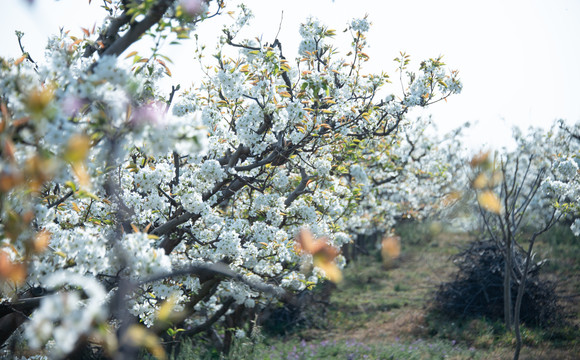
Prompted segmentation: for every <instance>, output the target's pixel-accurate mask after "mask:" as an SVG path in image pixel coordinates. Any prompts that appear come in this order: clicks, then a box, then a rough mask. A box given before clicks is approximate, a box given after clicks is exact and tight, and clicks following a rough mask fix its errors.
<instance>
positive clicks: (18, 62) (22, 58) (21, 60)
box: [14, 55, 26, 65]
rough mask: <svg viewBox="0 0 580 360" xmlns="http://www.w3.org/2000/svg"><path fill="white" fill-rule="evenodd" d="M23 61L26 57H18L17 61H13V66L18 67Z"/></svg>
mask: <svg viewBox="0 0 580 360" xmlns="http://www.w3.org/2000/svg"><path fill="white" fill-rule="evenodd" d="M24 59H26V55H22V56H21V57H19V58H18V59H16V60H15V61H14V65H20V63H21V62H23V61H24Z"/></svg>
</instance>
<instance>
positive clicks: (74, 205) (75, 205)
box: [72, 202, 81, 213]
mask: <svg viewBox="0 0 580 360" xmlns="http://www.w3.org/2000/svg"><path fill="white" fill-rule="evenodd" d="M72 208H73V210H74V211H76V212H77V213H80V212H81V209H79V207H78V205H77V203H75V202H73V203H72Z"/></svg>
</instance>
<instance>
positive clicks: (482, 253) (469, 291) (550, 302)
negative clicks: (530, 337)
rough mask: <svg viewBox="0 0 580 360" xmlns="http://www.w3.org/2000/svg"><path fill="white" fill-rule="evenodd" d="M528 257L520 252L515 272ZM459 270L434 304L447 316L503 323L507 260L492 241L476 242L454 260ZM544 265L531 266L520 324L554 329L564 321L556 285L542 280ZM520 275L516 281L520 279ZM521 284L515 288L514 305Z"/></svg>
mask: <svg viewBox="0 0 580 360" xmlns="http://www.w3.org/2000/svg"><path fill="white" fill-rule="evenodd" d="M524 259H525V253H524V252H523V251H522V250H520V249H517V250H516V251H515V254H514V261H513V263H514V267H513V271H514V273H515V274H518V269H517V268H516V266H518V265H517V264H520V267H521V264H523V262H524ZM452 260H453V262H454V263H455V265H456V266H457V267H458V268H459V271H458V273H457V276H456V277H455V279H454V280H453V281H450V282H447V283H443V284H441V285H440V287H439V289H438V291H437V293H436V295H435V300H436V304H437V307H438V308H439V309H440V310H442V312H443V313H445V314H450V315H453V316H463V317H481V316H485V317H486V318H489V319H498V320H501V319H503V316H504V314H503V279H504V275H503V272H504V256H503V253H502V251H501V249H500V248H499V247H498V246H497V244H496V243H495V242H493V241H491V240H485V241H481V240H480V241H474V242H473V243H471V245H470V246H469V247H468V248H467V249H465V250H464V251H463V252H461V253H459V254H457V255H454V256H453V257H452ZM540 270H541V263H538V264H532V266H531V269H530V272H529V274H528V279H527V282H526V291H525V294H524V296H523V299H522V308H521V320H522V322H524V323H526V324H527V325H532V326H540V325H551V324H554V323H556V322H557V321H559V320H561V319H562V318H563V316H562V308H561V307H560V306H559V305H558V297H557V295H556V293H555V288H556V285H555V283H553V282H551V281H547V280H543V279H540V277H539V272H540ZM518 277H519V275H518V276H517V277H516V278H518ZM517 287H518V284H517V283H516V282H514V283H513V284H512V303H515V298H516V294H517Z"/></svg>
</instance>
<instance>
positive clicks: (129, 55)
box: [125, 51, 137, 59]
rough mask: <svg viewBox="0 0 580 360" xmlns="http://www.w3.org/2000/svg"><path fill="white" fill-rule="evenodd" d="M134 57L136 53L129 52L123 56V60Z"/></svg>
mask: <svg viewBox="0 0 580 360" xmlns="http://www.w3.org/2000/svg"><path fill="white" fill-rule="evenodd" d="M135 55H137V51H131V52H130V53H128V54H127V56H125V59H128V58H130V57H131V56H135Z"/></svg>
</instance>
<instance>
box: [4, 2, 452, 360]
mask: <svg viewBox="0 0 580 360" xmlns="http://www.w3.org/2000/svg"><path fill="white" fill-rule="evenodd" d="M104 3H105V5H104V8H105V10H106V11H107V12H108V15H109V16H108V17H107V20H106V21H105V23H104V24H103V25H102V26H101V27H99V28H97V29H94V30H93V31H89V30H86V29H85V30H84V32H85V34H84V36H83V37H82V38H76V37H74V36H70V35H68V33H67V32H64V31H61V33H60V34H58V35H56V36H53V37H51V38H50V40H49V43H48V45H47V51H46V56H45V59H46V60H45V61H44V62H38V63H37V62H33V61H32V59H31V57H30V55H29V54H23V56H22V57H21V58H18V59H2V63H1V69H0V91H1V92H0V96H1V110H2V122H1V123H0V142H1V145H2V146H1V148H0V155H1V162H0V166H1V167H0V207H1V216H2V225H1V227H0V236H1V238H2V248H1V249H0V276H1V277H2V289H1V291H2V294H1V295H2V303H1V304H0V307H1V308H0V316H2V317H1V318H0V322H2V330H1V331H0V335H1V337H0V338H1V339H2V341H3V342H4V341H6V340H7V338H8V337H9V336H10V335H11V334H12V333H13V332H14V330H15V329H16V328H17V327H18V326H19V325H20V324H21V323H23V322H24V321H25V320H26V315H30V314H31V316H30V321H28V322H27V323H26V324H25V336H26V338H27V339H28V344H29V345H30V347H32V348H40V347H42V346H44V344H45V343H46V342H47V341H48V340H52V341H53V346H52V353H53V354H54V355H55V356H57V357H62V356H65V355H66V354H68V353H70V352H72V351H75V348H76V347H77V346H79V344H82V343H83V342H84V341H86V339H87V338H88V337H89V336H90V337H91V339H92V340H91V341H95V342H98V343H101V344H102V345H103V347H104V348H105V349H107V351H109V352H110V353H111V354H113V355H115V354H116V355H115V356H117V357H119V358H127V357H130V356H133V355H134V354H135V351H137V350H136V349H138V348H139V347H141V346H145V347H148V348H149V350H150V351H152V352H153V353H154V354H155V355H156V356H158V357H162V356H163V352H162V348H161V347H160V345H159V343H158V340H156V339H157V338H156V337H155V336H154V334H162V333H164V332H165V331H167V330H168V329H169V332H170V333H172V334H176V333H177V332H182V333H184V334H187V335H195V334H197V333H201V332H207V331H209V330H210V329H211V327H212V325H213V324H215V323H216V322H218V321H220V320H221V319H222V318H223V317H224V316H229V315H231V313H232V311H233V309H238V308H253V307H255V306H258V305H259V304H260V303H262V302H263V301H265V299H268V298H272V297H276V296H284V294H285V292H287V291H296V290H302V289H305V288H308V287H311V286H312V285H314V284H316V282H317V281H318V278H319V277H324V276H329V277H330V278H331V279H332V278H333V277H334V276H335V274H336V273H335V271H334V270H333V269H334V267H333V266H328V263H329V262H331V261H333V260H334V261H336V262H338V263H340V261H341V260H340V256H339V257H338V258H337V259H336V260H335V259H333V258H334V256H336V254H337V251H331V250H330V249H338V248H340V246H341V245H343V244H345V243H347V242H348V241H349V240H350V237H349V231H352V230H354V229H361V228H364V227H365V226H366V224H368V219H372V218H373V216H375V215H376V214H377V211H380V212H382V214H384V215H389V216H391V217H392V216H394V214H395V211H394V210H393V206H395V207H396V205H394V204H399V205H402V203H403V202H406V203H407V204H411V205H414V204H415V203H411V202H409V201H408V200H409V196H405V195H400V196H398V197H395V195H397V192H399V191H401V190H403V189H404V188H405V187H406V186H405V182H404V181H403V180H402V179H417V176H419V177H420V176H424V177H425V176H427V175H428V177H431V178H433V179H440V178H441V177H442V176H446V175H444V173H445V168H444V167H445V166H446V165H445V161H444V159H440V161H439V164H441V166H443V168H438V170H437V169H431V170H429V169H419V168H413V167H410V168H411V169H413V170H412V171H410V172H408V173H407V174H413V176H408V175H396V176H395V174H397V173H399V174H400V173H403V169H405V168H407V167H405V166H402V167H401V166H398V165H397V163H398V162H399V163H404V164H407V163H412V162H414V161H415V160H417V159H415V158H417V157H418V156H421V157H423V156H426V154H430V149H429V147H428V146H426V147H424V145H416V140H414V139H415V136H416V135H415V134H414V129H416V126H415V125H413V122H412V121H409V120H408V119H407V118H406V114H407V113H408V111H409V110H410V109H411V108H413V107H417V106H427V105H429V104H431V103H433V102H436V101H439V100H441V99H445V98H447V97H448V96H450V95H452V94H455V93H458V92H460V90H461V83H460V82H459V80H458V78H457V73H456V72H451V73H449V72H447V71H446V69H445V64H443V63H442V61H441V59H440V58H435V59H429V60H427V61H424V62H422V63H421V65H420V67H419V70H418V72H417V73H412V72H410V71H409V69H408V67H409V58H408V56H407V55H404V54H402V55H401V57H400V58H399V59H397V61H398V62H399V71H400V72H401V79H403V80H402V85H403V91H402V93H399V94H397V93H396V92H395V91H394V90H393V94H391V93H390V92H389V91H388V90H387V88H386V85H387V84H389V77H388V76H387V75H386V74H365V73H364V72H363V70H362V67H363V64H364V62H366V61H367V60H368V56H367V55H366V54H365V53H364V48H365V45H366V41H365V33H366V32H367V31H368V30H369V23H368V21H367V20H366V19H357V20H353V21H352V22H351V23H350V24H349V25H348V29H347V31H348V32H349V33H350V34H351V35H352V42H351V45H350V49H348V51H347V54H345V55H341V53H339V52H338V49H337V48H335V47H334V46H333V45H332V40H333V37H334V35H335V32H334V31H333V30H331V29H329V28H327V27H326V26H324V25H322V24H320V23H319V22H318V21H317V20H315V19H309V20H308V21H306V22H305V23H304V24H303V25H302V26H301V27H300V35H301V37H302V42H301V43H300V48H299V54H298V56H297V57H296V58H294V59H291V60H290V59H289V58H286V57H285V56H284V54H283V52H282V44H281V43H280V42H279V41H278V39H276V38H273V39H272V41H271V42H264V41H261V40H256V39H254V40H245V39H238V33H239V31H240V29H241V28H242V27H243V26H245V25H246V24H247V22H248V21H249V19H250V17H251V13H250V12H249V10H248V9H247V8H245V7H244V6H240V7H239V8H237V9H236V10H235V13H236V15H237V17H236V20H235V21H234V23H233V24H231V25H228V26H225V27H224V30H223V34H222V35H221V36H220V38H219V44H218V47H217V50H216V52H215V54H214V59H215V62H214V63H212V64H206V67H205V70H206V74H207V76H206V77H204V79H203V81H202V83H201V86H199V87H198V88H191V89H188V90H187V91H183V92H180V88H179V87H174V88H172V89H171V90H170V91H169V90H168V89H167V90H166V89H160V88H159V87H158V86H157V85H156V84H157V83H158V81H159V80H160V79H161V78H163V77H165V76H170V74H171V73H170V70H169V68H168V67H167V63H166V62H167V60H168V59H166V58H164V57H163V56H162V55H161V53H160V52H159V49H157V48H156V47H154V49H153V51H152V53H151V54H149V55H147V57H145V56H144V55H139V54H138V53H137V52H134V51H133V52H130V53H128V55H126V57H127V58H131V59H133V64H132V67H131V66H127V63H126V62H123V61H122V60H120V59H118V57H119V55H121V54H122V53H124V52H125V50H128V49H129V50H130V46H131V45H132V44H133V43H135V42H137V41H141V40H142V39H145V38H147V37H151V38H153V39H159V38H167V37H169V38H171V37H172V36H173V37H175V36H177V37H178V38H184V37H187V36H188V34H189V33H191V32H193V31H194V29H195V25H196V24H197V23H198V22H200V21H204V20H207V19H208V18H210V17H213V16H214V15H218V14H220V13H221V12H223V11H224V10H223V9H224V8H225V4H224V2H223V1H215V2H200V1H180V2H178V1H170V0H156V1H154V0H150V1H105V2H104ZM21 36H22V34H19V39H20V37H21ZM198 51H199V52H200V53H199V54H200V56H201V55H202V52H203V51H205V50H204V49H202V48H200V49H198ZM35 57H36V56H35ZM419 127H420V126H419ZM420 154H423V155H420ZM421 172H423V174H421ZM426 174H427V175H426ZM393 176H394V177H393ZM399 176H400V178H398V177H399ZM386 184H389V185H388V186H390V188H389V189H388V191H387V190H385V186H387V185H386ZM394 184H398V185H394ZM385 199H387V200H388V201H390V202H389V204H390V205H388V206H387V205H383V204H386V202H385V203H384V202H383V201H387V200H385ZM410 207H413V206H409V209H408V210H411V209H410ZM386 226H389V225H388V223H387V225H386ZM305 227H306V228H308V229H309V231H310V232H311V233H312V234H314V236H315V237H320V236H322V235H325V236H327V241H326V242H325V243H322V242H320V243H319V246H318V245H317V246H309V245H308V244H305V243H302V245H303V248H302V251H300V249H298V248H297V247H296V243H295V241H294V239H295V238H296V236H297V235H298V234H299V233H300V231H301V230H302V229H303V228H305ZM321 249H322V250H324V254H334V255H333V256H331V257H329V258H328V257H324V256H321V254H322V250H321ZM325 249H326V250H325ZM312 260H313V261H314V264H315V265H316V266H315V267H314V269H313V271H312V272H311V273H305V272H303V271H301V264H302V263H303V262H304V261H306V262H310V261H312ZM139 324H143V325H139ZM146 328H148V330H147V329H146ZM115 334H116V335H115ZM226 334H227V336H230V337H231V335H232V333H231V330H227V332H226Z"/></svg>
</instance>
